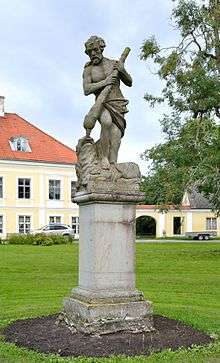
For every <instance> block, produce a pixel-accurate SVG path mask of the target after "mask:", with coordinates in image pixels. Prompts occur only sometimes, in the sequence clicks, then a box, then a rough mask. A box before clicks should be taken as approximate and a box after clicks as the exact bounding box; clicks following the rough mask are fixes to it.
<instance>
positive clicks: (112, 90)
mask: <svg viewBox="0 0 220 363" xmlns="http://www.w3.org/2000/svg"><path fill="white" fill-rule="evenodd" d="M104 47H105V42H104V40H103V39H102V38H100V37H97V36H92V37H90V38H89V39H88V40H87V42H86V43H85V48H86V50H85V53H86V54H87V55H88V56H89V58H90V62H88V63H86V65H85V67H84V72H83V89H84V94H85V95H86V96H88V95H90V94H94V95H95V98H96V102H95V104H94V106H93V107H92V109H91V110H90V112H89V113H88V115H87V116H86V118H85V121H84V127H85V129H86V134H87V137H90V132H91V130H92V129H93V127H94V126H95V123H96V121H97V120H98V121H99V122H100V124H101V134H100V139H99V141H98V142H97V149H98V155H99V158H100V161H101V165H102V168H103V169H109V167H110V164H116V163H117V159H118V151H119V147H120V143H121V138H122V137H123V135H124V131H125V128H126V121H125V118H124V114H125V113H126V112H128V110H127V107H126V106H127V104H128V101H127V100H126V99H125V98H124V96H123V94H122V92H121V90H120V81H122V82H123V83H124V84H125V85H126V86H129V87H131V86H132V78H131V76H130V75H129V74H128V72H127V71H126V70H125V68H124V61H125V58H126V57H127V55H128V53H129V48H126V49H125V52H124V53H123V54H122V56H121V58H120V60H119V61H116V60H112V59H108V58H105V57H104V56H103V50H104Z"/></svg>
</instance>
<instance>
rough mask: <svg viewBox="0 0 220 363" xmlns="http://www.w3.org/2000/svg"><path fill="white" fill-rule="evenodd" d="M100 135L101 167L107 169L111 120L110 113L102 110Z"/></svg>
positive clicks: (108, 165)
mask: <svg viewBox="0 0 220 363" xmlns="http://www.w3.org/2000/svg"><path fill="white" fill-rule="evenodd" d="M99 121H100V124H101V134H100V146H101V154H102V160H101V163H102V167H103V168H104V169H108V168H109V167H110V164H109V151H110V137H111V135H110V132H111V126H112V118H111V115H110V112H109V111H108V110H107V109H105V108H104V110H103V111H102V113H101V116H100V119H99Z"/></svg>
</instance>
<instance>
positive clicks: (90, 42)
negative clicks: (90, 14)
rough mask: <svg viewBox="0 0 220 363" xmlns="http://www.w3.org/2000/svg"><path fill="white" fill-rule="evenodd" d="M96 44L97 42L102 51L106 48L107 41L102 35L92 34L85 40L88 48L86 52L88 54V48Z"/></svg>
mask: <svg viewBox="0 0 220 363" xmlns="http://www.w3.org/2000/svg"><path fill="white" fill-rule="evenodd" d="M94 44H97V45H98V47H100V48H101V50H102V52H103V50H104V48H105V41H104V39H102V38H100V37H97V35H93V36H91V37H90V38H89V39H88V40H87V41H86V42H85V47H86V50H85V53H86V54H88V50H89V48H91V47H92V46H93V45H94Z"/></svg>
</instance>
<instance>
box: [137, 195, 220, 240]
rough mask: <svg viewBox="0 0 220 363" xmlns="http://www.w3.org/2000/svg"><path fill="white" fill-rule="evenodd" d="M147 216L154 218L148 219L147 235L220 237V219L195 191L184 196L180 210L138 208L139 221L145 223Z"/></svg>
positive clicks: (172, 208)
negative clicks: (166, 210) (210, 235)
mask: <svg viewBox="0 0 220 363" xmlns="http://www.w3.org/2000/svg"><path fill="white" fill-rule="evenodd" d="M146 216H148V217H151V218H152V219H150V218H148V225H150V229H149V228H148V226H147V223H146V230H145V231H146V235H147V234H148V233H149V234H154V235H155V236H156V237H175V236H185V235H192V236H193V235H194V234H199V233H201V234H202V233H210V234H213V235H216V236H220V218H217V217H216V215H215V213H213V211H212V206H211V205H210V203H209V201H208V200H207V199H206V198H205V197H204V196H203V195H202V194H200V193H198V192H197V191H196V190H195V189H194V190H192V191H191V192H186V193H185V194H184V196H183V200H182V206H181V209H179V210H178V209H176V208H174V207H170V208H169V210H168V212H161V211H160V210H158V209H156V206H154V205H139V206H137V212H136V217H137V221H138V219H139V218H142V220H143V221H144V217H146ZM149 221H151V223H149ZM142 232H143V230H142ZM137 233H138V231H137Z"/></svg>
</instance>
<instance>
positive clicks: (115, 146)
mask: <svg viewBox="0 0 220 363" xmlns="http://www.w3.org/2000/svg"><path fill="white" fill-rule="evenodd" d="M110 137H111V144H110V154H109V161H110V163H111V164H112V163H117V160H118V150H119V147H120V144H121V131H120V130H119V128H118V127H117V126H116V125H115V124H112V126H111V131H110Z"/></svg>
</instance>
